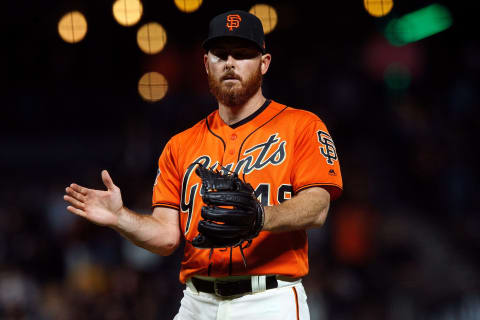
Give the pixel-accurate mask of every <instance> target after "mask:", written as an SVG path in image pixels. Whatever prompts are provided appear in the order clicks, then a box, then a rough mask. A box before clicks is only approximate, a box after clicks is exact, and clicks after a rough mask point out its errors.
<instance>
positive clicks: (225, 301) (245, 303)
mask: <svg viewBox="0 0 480 320" xmlns="http://www.w3.org/2000/svg"><path fill="white" fill-rule="evenodd" d="M258 282H259V280H258V279H257V287H260V285H258ZM278 283H279V288H276V289H269V290H265V291H262V292H259V293H251V294H245V295H243V296H239V297H235V298H222V297H218V296H216V295H214V294H210V293H205V292H198V293H195V292H193V291H192V290H191V289H190V286H188V285H187V287H186V288H185V290H184V291H183V294H184V296H183V298H182V301H181V303H180V310H179V311H178V314H177V315H176V316H175V318H174V320H246V319H248V320H255V319H261V320H297V302H296V299H295V291H296V293H297V295H296V296H297V298H298V300H297V301H298V311H299V319H301V320H309V319H310V314H309V311H308V305H307V296H306V294H305V289H304V288H303V285H302V283H301V280H295V281H283V280H279V281H278ZM252 284H253V283H252ZM294 288H295V290H294Z"/></svg>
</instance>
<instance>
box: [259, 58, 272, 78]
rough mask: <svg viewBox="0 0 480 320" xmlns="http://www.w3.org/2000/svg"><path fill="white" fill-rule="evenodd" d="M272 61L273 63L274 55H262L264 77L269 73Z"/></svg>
mask: <svg viewBox="0 0 480 320" xmlns="http://www.w3.org/2000/svg"><path fill="white" fill-rule="evenodd" d="M271 61H272V55H271V54H270V53H265V54H264V55H262V62H261V63H262V64H261V71H262V75H264V74H265V73H267V71H268V67H270V62H271Z"/></svg>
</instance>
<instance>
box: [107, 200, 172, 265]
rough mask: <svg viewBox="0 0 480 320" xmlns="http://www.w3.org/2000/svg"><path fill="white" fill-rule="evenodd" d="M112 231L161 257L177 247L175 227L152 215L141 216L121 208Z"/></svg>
mask: <svg viewBox="0 0 480 320" xmlns="http://www.w3.org/2000/svg"><path fill="white" fill-rule="evenodd" d="M113 229H114V230H116V231H118V233H120V234H121V235H122V236H124V237H125V238H127V239H128V240H130V241H131V242H133V243H134V244H135V245H137V246H139V247H142V248H144V249H147V250H149V251H151V252H153V253H156V254H159V255H162V256H167V255H170V254H171V253H172V252H173V251H175V249H176V248H177V246H178V239H177V238H178V234H177V233H178V232H176V229H175V226H171V225H170V224H168V222H165V221H162V220H160V219H158V218H157V217H155V216H154V215H141V214H138V213H136V212H134V211H132V210H130V209H128V208H126V207H123V208H122V211H121V213H120V214H119V216H118V223H117V225H116V226H114V227H113Z"/></svg>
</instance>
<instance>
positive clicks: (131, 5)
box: [112, 0, 143, 27]
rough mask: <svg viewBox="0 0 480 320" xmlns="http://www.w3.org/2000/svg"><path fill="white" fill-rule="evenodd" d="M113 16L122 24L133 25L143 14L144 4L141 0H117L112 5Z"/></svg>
mask: <svg viewBox="0 0 480 320" xmlns="http://www.w3.org/2000/svg"><path fill="white" fill-rule="evenodd" d="M112 11H113V17H114V18H115V20H117V22H118V23H119V24H121V25H122V26H126V27H128V26H133V25H134V24H136V23H137V22H138V21H140V18H141V17H142V14H143V5H142V3H141V2H140V1H139V0H117V1H115V3H114V4H113V6H112Z"/></svg>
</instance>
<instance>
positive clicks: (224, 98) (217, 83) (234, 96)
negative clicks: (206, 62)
mask: <svg viewBox="0 0 480 320" xmlns="http://www.w3.org/2000/svg"><path fill="white" fill-rule="evenodd" d="M232 77H233V78H235V79H237V80H239V81H240V87H239V86H237V85H236V84H234V85H231V84H230V83H225V82H224V81H223V80H224V79H226V78H227V79H229V78H232ZM208 85H209V86H210V92H211V93H212V94H213V95H214V96H215V98H217V100H218V102H220V103H222V104H224V105H226V106H229V107H238V106H241V105H243V104H245V103H246V102H247V101H248V100H249V99H250V98H251V97H252V96H253V95H254V94H255V93H257V91H258V89H260V87H261V86H262V72H261V65H260V64H259V65H258V68H257V70H256V71H255V72H254V73H253V74H252V75H251V76H250V77H249V78H247V79H246V80H245V81H244V80H243V79H242V78H241V77H239V76H238V75H236V74H235V73H234V72H233V71H229V72H227V73H225V74H224V75H222V76H221V77H220V79H215V78H214V77H213V75H212V73H211V72H209V73H208Z"/></svg>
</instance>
